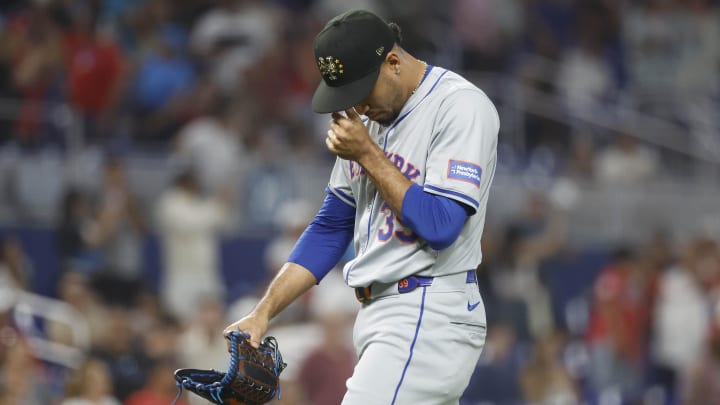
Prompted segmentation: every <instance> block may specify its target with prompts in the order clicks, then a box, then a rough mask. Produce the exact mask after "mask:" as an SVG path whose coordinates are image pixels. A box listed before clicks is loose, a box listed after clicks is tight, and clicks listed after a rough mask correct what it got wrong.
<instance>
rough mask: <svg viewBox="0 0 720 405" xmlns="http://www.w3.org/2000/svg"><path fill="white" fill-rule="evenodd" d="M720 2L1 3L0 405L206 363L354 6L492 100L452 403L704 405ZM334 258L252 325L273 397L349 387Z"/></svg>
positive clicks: (282, 245)
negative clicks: (272, 346)
mask: <svg viewBox="0 0 720 405" xmlns="http://www.w3.org/2000/svg"><path fill="white" fill-rule="evenodd" d="M718 3H719V2H718V1H714V0H684V1H683V0H448V1H442V2H437V1H429V0H418V1H393V2H382V1H373V0H357V1H349V0H338V1H331V0H276V1H251V0H242V1H240V0H187V1H182V2H179V1H178V2H173V1H170V0H105V1H102V0H35V1H22V0H5V1H3V2H2V3H1V4H0V91H1V93H0V96H1V97H0V196H1V198H0V237H1V240H2V248H1V249H0V404H3V405H9V404H12V405H16V404H43V405H45V404H59V403H62V404H64V405H71V404H113V403H124V404H127V405H141V404H146V405H149V404H167V403H169V401H170V400H171V399H172V398H173V397H174V395H175V387H174V384H173V382H172V378H171V373H172V370H173V369H174V368H175V367H179V366H190V367H215V368H219V369H222V368H223V367H224V366H225V364H226V357H227V356H226V354H225V353H224V343H223V342H222V337H221V336H219V334H220V332H221V330H222V328H223V327H224V326H225V325H226V324H227V323H228V322H230V321H232V320H235V319H237V317H239V316H241V315H242V314H243V313H245V312H246V311H247V310H248V308H249V305H252V303H253V302H254V300H256V299H257V298H256V297H257V294H258V293H259V289H260V288H261V287H262V286H264V284H265V283H266V282H267V281H268V280H269V278H270V277H272V275H273V273H274V271H275V269H276V268H277V267H278V266H277V263H278V262H279V261H280V262H281V261H282V260H283V259H284V257H286V255H287V252H288V249H289V248H290V247H291V246H292V243H293V241H294V239H295V238H296V237H297V235H298V230H299V229H302V227H303V226H304V225H305V224H306V223H307V221H308V220H309V218H311V217H312V215H313V213H314V210H315V209H316V207H317V206H319V203H320V202H321V201H322V198H323V190H324V186H325V182H326V180H327V176H328V174H329V171H330V168H331V165H332V162H333V159H332V156H331V155H330V154H329V153H328V152H327V151H326V149H325V147H324V144H323V142H322V138H323V134H324V132H325V127H326V126H327V121H328V118H327V117H325V116H319V115H317V114H313V113H312V112H311V110H310V103H309V101H310V97H311V95H312V92H313V90H314V88H315V85H316V84H317V81H318V80H319V76H318V75H317V72H316V67H315V63H314V60H313V55H312V40H313V37H314V35H315V33H316V32H318V31H319V29H320V28H321V27H322V24H323V21H325V20H326V19H327V18H329V17H331V16H333V15H335V14H337V13H338V12H341V11H344V10H347V9H350V8H367V9H371V10H374V11H376V12H378V13H379V14H380V15H382V16H384V17H386V18H388V19H390V20H393V21H396V22H398V23H399V24H400V25H401V27H402V28H403V31H404V36H405V46H406V48H407V49H409V50H410V51H411V52H412V53H414V54H415V55H416V56H418V57H420V58H421V59H424V60H426V61H428V63H430V64H433V65H439V66H443V67H447V68H451V69H456V70H458V71H460V72H462V73H464V74H465V75H466V76H467V77H468V78H469V79H471V80H473V81H474V82H475V83H477V84H478V85H479V86H480V87H481V88H482V89H484V90H485V91H486V92H487V93H488V95H489V96H490V97H491V99H492V100H493V101H494V102H495V103H496V105H497V106H498V109H499V112H500V115H501V122H502V127H501V132H500V143H499V147H498V169H497V174H496V178H495V182H494V185H493V189H492V192H491V195H490V202H489V207H488V213H487V225H486V227H487V228H486V230H485V238H484V241H483V253H484V261H483V264H482V265H481V268H480V269H479V275H480V279H481V283H480V285H481V289H482V291H483V295H484V298H485V301H486V307H487V312H488V320H489V326H490V332H489V336H488V340H487V345H486V348H485V351H484V354H483V356H482V359H481V362H480V363H479V364H478V366H477V371H476V373H475V376H474V377H473V380H472V382H471V384H470V387H469V388H468V391H467V393H466V395H465V397H464V398H463V402H462V403H463V404H468V405H470V404H473V405H475V404H497V405H501V404H553V405H555V404H602V405H605V404H607V405H612V404H648V405H650V404H653V405H654V404H658V405H659V404H703V405H705V404H712V403H720V296H719V295H718V291H720V290H718V287H719V285H720V284H719V283H720V251H719V250H718V241H719V240H720V239H719V238H720V118H718V117H720V98H719V87H718V77H720V75H719V74H720V5H719V4H718ZM351 254H352V253H351V252H348V257H349V256H350V255H351ZM336 276H337V274H336V272H335V273H332V274H331V275H330V276H329V279H327V280H325V281H323V288H320V289H316V290H317V291H313V292H312V293H310V294H308V295H307V296H305V297H303V298H302V299H301V300H300V302H299V303H297V304H295V305H293V306H292V307H291V308H290V309H289V310H288V311H286V313H285V314H283V315H282V316H281V317H280V318H279V319H278V320H277V322H275V324H274V325H273V327H272V330H271V332H272V333H274V334H275V335H276V336H278V338H279V341H280V343H281V349H282V350H283V352H284V353H285V354H286V357H287V360H288V362H289V363H290V367H289V368H288V369H287V372H286V374H285V382H284V388H283V394H284V396H283V400H282V401H281V402H284V403H291V404H308V405H325V404H336V403H338V399H337V398H338V395H342V392H343V383H344V379H345V378H346V377H347V375H349V373H350V371H351V367H352V362H353V354H352V352H351V351H350V348H349V347H348V344H349V339H348V337H347V333H348V327H349V324H350V323H351V322H352V314H353V312H354V311H356V310H357V304H356V303H355V302H354V300H353V298H352V293H351V291H350V290H347V289H344V288H343V287H342V285H341V283H338V282H337V278H336ZM325 284H326V285H325ZM186 400H189V398H186ZM83 401H84V402H83ZM113 401H117V402H113Z"/></svg>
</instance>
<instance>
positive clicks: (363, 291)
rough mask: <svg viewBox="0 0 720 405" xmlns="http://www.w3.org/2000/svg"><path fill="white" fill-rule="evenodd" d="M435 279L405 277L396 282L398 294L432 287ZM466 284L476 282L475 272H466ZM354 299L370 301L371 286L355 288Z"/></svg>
mask: <svg viewBox="0 0 720 405" xmlns="http://www.w3.org/2000/svg"><path fill="white" fill-rule="evenodd" d="M434 279H435V277H427V276H409V277H405V278H403V279H401V280H399V281H398V282H397V292H398V294H406V293H409V292H411V291H413V290H415V289H416V288H418V287H427V286H430V285H432V283H433V280H434ZM465 282H466V283H475V282H477V275H476V274H475V270H468V271H467V276H466V277H465ZM355 298H357V300H358V301H360V302H363V303H364V302H368V301H370V300H371V299H372V285H370V286H368V287H355Z"/></svg>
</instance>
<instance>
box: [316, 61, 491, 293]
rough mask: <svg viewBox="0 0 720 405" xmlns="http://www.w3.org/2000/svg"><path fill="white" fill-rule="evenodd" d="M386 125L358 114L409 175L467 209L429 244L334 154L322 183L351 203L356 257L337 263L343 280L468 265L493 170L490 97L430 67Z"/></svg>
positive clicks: (358, 281) (475, 251) (357, 282)
mask: <svg viewBox="0 0 720 405" xmlns="http://www.w3.org/2000/svg"><path fill="white" fill-rule="evenodd" d="M430 69H431V70H430V72H429V73H428V75H427V77H426V78H425V80H424V81H423V82H422V83H421V85H420V86H419V87H418V89H417V90H416V91H415V93H414V94H413V95H412V96H411V97H410V98H409V99H408V101H407V102H406V103H405V106H404V107H403V109H402V111H401V112H400V115H399V116H398V118H397V119H396V120H395V122H394V123H393V124H391V125H390V126H382V125H380V124H378V123H377V122H374V121H366V126H367V128H368V130H369V132H370V136H371V137H372V138H373V139H374V140H375V141H376V142H377V144H378V145H379V146H380V147H381V148H382V149H383V151H384V152H385V154H386V156H387V157H388V159H390V160H391V161H392V162H393V163H394V164H395V165H396V166H397V168H398V170H400V171H401V172H402V173H403V174H404V175H405V176H406V177H407V178H408V179H409V180H411V181H413V182H415V183H417V184H419V185H421V186H423V189H424V191H426V192H428V193H433V194H437V195H442V196H445V197H448V198H451V199H453V200H457V201H459V202H461V203H463V204H465V205H467V206H469V207H471V208H472V209H473V210H474V211H475V213H474V215H472V216H470V217H469V218H468V219H467V221H466V223H465V225H464V227H463V229H462V231H461V233H460V236H459V237H458V238H457V240H456V241H455V242H454V243H453V244H452V245H451V246H450V247H448V248H447V249H444V250H441V251H436V250H434V249H432V248H431V247H430V246H429V245H428V244H427V243H426V242H425V241H423V240H422V239H421V238H419V237H418V236H417V235H416V234H414V233H413V232H412V230H411V229H410V228H408V227H406V226H404V225H403V224H402V223H401V222H400V221H399V220H398V218H396V217H395V215H394V213H393V212H392V211H391V210H390V208H389V206H388V205H387V203H385V202H384V201H383V199H382V196H381V195H380V193H379V192H378V190H377V188H376V187H375V185H374V184H373V183H372V181H371V180H370V178H369V177H368V176H367V175H366V173H365V172H364V170H363V168H362V167H361V166H360V165H358V164H357V163H356V162H353V161H348V160H344V159H341V158H338V159H337V160H336V162H335V166H334V168H333V171H332V175H331V177H330V182H329V184H328V188H329V189H330V191H331V192H332V193H333V194H335V195H336V196H337V197H338V198H340V199H341V200H343V201H344V202H345V203H347V204H349V205H351V206H353V207H355V209H356V216H355V236H354V248H355V252H356V256H355V258H354V259H353V260H351V261H350V262H348V263H347V264H346V265H345V267H344V269H343V272H344V276H345V280H346V282H347V283H348V285H349V286H351V287H366V286H369V285H370V284H372V283H373V282H394V281H397V280H400V279H403V278H405V277H407V276H410V275H413V274H414V275H422V276H442V275H448V274H454V273H459V272H463V271H467V270H470V269H474V268H475V267H476V266H477V265H478V264H479V263H480V261H481V259H482V252H481V250H480V238H481V236H482V231H483V226H484V223H485V209H486V206H487V199H488V191H489V188H490V184H491V183H492V179H493V176H494V173H495V165H496V149H497V135H498V130H499V127H500V120H499V117H498V114H497V110H496V109H495V107H494V105H493V104H492V102H491V101H490V100H489V98H488V97H487V96H486V95H485V93H483V92H482V91H481V90H480V89H478V88H477V87H476V86H475V85H473V84H472V83H470V82H469V81H467V80H466V79H464V78H463V77H461V76H459V75H457V74H455V73H454V72H451V71H449V70H445V69H442V68H439V67H431V68H430Z"/></svg>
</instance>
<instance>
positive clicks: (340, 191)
mask: <svg viewBox="0 0 720 405" xmlns="http://www.w3.org/2000/svg"><path fill="white" fill-rule="evenodd" d="M353 164H354V165H355V166H357V167H356V168H355V169H354V168H352V167H351V165H353ZM360 169H361V168H360V165H358V164H356V163H354V162H350V161H347V160H345V159H341V158H337V159H335V166H334V167H333V170H332V173H331V174H330V181H329V182H328V187H327V192H330V193H333V194H334V195H335V196H336V197H337V198H339V199H340V200H341V201H342V202H344V203H345V204H347V205H349V206H351V207H353V208H355V196H354V195H353V192H352V188H350V179H351V177H350V176H351V171H352V170H360Z"/></svg>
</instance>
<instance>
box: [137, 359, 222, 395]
mask: <svg viewBox="0 0 720 405" xmlns="http://www.w3.org/2000/svg"><path fill="white" fill-rule="evenodd" d="M177 369H178V366H177V363H176V361H175V360H174V359H172V358H160V359H156V360H154V361H152V362H151V364H150V365H148V372H147V373H148V377H147V381H146V382H145V385H143V387H142V388H141V389H139V390H137V391H135V392H133V393H132V394H130V396H129V397H128V399H127V400H126V401H125V402H124V405H167V404H170V403H173V404H176V405H187V404H188V402H186V401H185V400H184V399H182V398H180V399H178V401H177V402H173V400H174V399H175V396H176V395H177V387H176V386H175V379H174V378H173V373H174V372H175V370H177ZM203 403H205V404H207V403H208V402H207V401H205V400H203Z"/></svg>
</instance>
